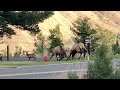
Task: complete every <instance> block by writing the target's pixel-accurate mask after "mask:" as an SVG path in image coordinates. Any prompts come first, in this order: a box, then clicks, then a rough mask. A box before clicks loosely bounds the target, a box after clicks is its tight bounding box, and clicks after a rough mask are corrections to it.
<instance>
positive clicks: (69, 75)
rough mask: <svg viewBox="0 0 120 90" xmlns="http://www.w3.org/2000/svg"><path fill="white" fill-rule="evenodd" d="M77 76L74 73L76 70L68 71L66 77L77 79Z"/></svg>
mask: <svg viewBox="0 0 120 90" xmlns="http://www.w3.org/2000/svg"><path fill="white" fill-rule="evenodd" d="M78 78H79V76H78V75H77V74H76V72H69V73H68V79H78Z"/></svg>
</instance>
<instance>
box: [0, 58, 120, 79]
mask: <svg viewBox="0 0 120 90" xmlns="http://www.w3.org/2000/svg"><path fill="white" fill-rule="evenodd" d="M112 62H115V63H113V65H114V66H115V67H117V66H118V64H119V65H120V60H114V61H112ZM91 63H93V62H91ZM86 70H87V62H79V63H73V64H56V65H42V66H29V67H18V68H0V79H66V78H67V72H70V71H77V74H79V75H83V73H86Z"/></svg>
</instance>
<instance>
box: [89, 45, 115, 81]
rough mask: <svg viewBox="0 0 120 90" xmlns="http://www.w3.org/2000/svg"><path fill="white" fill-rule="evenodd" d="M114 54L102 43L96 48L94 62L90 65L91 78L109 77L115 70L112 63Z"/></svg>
mask: <svg viewBox="0 0 120 90" xmlns="http://www.w3.org/2000/svg"><path fill="white" fill-rule="evenodd" d="M111 60H112V56H111V53H110V52H109V49H108V47H107V46H106V45H105V44H102V45H101V46H100V47H98V48H97V49H96V52H95V60H94V62H95V63H94V64H93V65H90V67H89V69H88V70H89V78H90V79H108V78H110V77H111V75H112V73H113V70H112V65H111Z"/></svg>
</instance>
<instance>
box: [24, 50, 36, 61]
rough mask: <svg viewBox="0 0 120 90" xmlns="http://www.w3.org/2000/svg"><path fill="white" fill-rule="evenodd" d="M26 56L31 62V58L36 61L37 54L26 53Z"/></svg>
mask: <svg viewBox="0 0 120 90" xmlns="http://www.w3.org/2000/svg"><path fill="white" fill-rule="evenodd" d="M26 55H27V57H28V58H29V60H30V58H34V60H36V55H35V53H31V54H29V53H28V52H26Z"/></svg>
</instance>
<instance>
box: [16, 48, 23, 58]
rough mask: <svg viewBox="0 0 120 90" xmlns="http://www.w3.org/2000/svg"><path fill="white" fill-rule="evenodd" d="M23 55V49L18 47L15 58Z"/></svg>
mask: <svg viewBox="0 0 120 90" xmlns="http://www.w3.org/2000/svg"><path fill="white" fill-rule="evenodd" d="M21 55H22V49H21V48H20V47H16V51H15V52H14V57H18V56H21Z"/></svg>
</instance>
